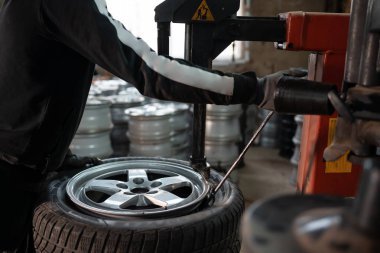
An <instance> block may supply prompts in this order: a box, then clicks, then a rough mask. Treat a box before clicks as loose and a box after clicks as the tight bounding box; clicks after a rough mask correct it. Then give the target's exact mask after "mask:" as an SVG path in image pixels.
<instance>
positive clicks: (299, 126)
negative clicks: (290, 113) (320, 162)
mask: <svg viewBox="0 0 380 253" xmlns="http://www.w3.org/2000/svg"><path fill="white" fill-rule="evenodd" d="M294 121H295V122H296V123H297V129H296V133H295V134H294V137H293V143H294V153H293V156H292V158H291V159H290V163H291V164H292V166H293V171H292V175H291V178H290V183H291V184H292V185H296V184H297V176H298V163H299V160H300V155H301V150H300V145H301V138H302V126H303V115H296V116H295V117H294Z"/></svg>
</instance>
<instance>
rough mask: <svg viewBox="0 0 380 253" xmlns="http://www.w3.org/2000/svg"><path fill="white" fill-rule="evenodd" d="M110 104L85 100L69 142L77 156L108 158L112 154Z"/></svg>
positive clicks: (92, 99)
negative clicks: (72, 136)
mask: <svg viewBox="0 0 380 253" xmlns="http://www.w3.org/2000/svg"><path fill="white" fill-rule="evenodd" d="M110 106H111V103H110V102H109V101H107V100H101V99H97V98H93V97H90V98H89V99H88V100H87V103H86V107H85V109H84V112H83V116H82V119H81V122H80V124H79V127H78V130H77V132H76V134H75V136H74V139H73V140H72V142H71V145H70V149H71V151H72V152H73V153H74V154H76V155H79V156H96V157H100V158H106V157H109V156H110V155H111V154H112V148H111V141H110V132H111V129H112V123H111V115H110Z"/></svg>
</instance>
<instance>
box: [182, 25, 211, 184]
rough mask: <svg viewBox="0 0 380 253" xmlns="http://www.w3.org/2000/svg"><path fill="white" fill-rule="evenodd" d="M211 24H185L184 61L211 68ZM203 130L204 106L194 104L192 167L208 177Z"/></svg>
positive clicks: (204, 128) (204, 125)
mask: <svg viewBox="0 0 380 253" xmlns="http://www.w3.org/2000/svg"><path fill="white" fill-rule="evenodd" d="M212 26H213V25H212V24H208V23H192V24H186V37H185V59H186V60H189V61H190V62H192V63H194V64H196V65H198V66H202V67H207V68H210V67H211V63H212V57H211V54H212V49H213V38H212V36H210V31H211V30H212ZM205 130H206V105H205V104H194V117H193V147H192V152H191V158H190V161H191V165H192V167H193V168H194V169H195V170H197V171H198V172H200V173H201V174H203V176H205V177H206V178H208V177H209V175H210V171H209V169H207V166H206V156H205Z"/></svg>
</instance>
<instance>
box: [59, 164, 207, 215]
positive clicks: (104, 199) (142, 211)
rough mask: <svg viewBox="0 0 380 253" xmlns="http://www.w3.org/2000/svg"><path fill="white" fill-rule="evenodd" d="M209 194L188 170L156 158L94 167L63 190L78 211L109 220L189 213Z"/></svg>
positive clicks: (204, 182)
mask: <svg viewBox="0 0 380 253" xmlns="http://www.w3.org/2000/svg"><path fill="white" fill-rule="evenodd" d="M208 190H209V185H208V184H207V182H206V181H205V180H204V179H203V178H202V177H201V176H200V175H199V174H198V173H196V172H194V171H193V170H192V169H191V167H189V166H187V165H184V164H183V163H181V162H176V161H175V160H163V159H159V158H157V159H154V158H147V159H141V158H140V159H137V160H133V159H126V160H125V161H117V162H111V163H107V164H102V165H99V166H95V167H92V168H90V169H87V170H85V171H82V172H80V173H78V174H76V175H75V176H74V177H72V178H71V179H70V180H69V182H68V183H67V186H66V192H67V194H68V196H69V198H70V199H71V201H73V202H74V203H75V204H76V205H77V206H78V207H80V208H82V209H84V210H86V211H89V212H92V213H97V214H100V215H105V216H112V217H120V216H165V215H173V214H178V213H184V212H190V211H192V210H193V209H194V208H196V207H197V206H198V205H199V204H200V203H201V201H202V200H203V198H204V197H205V196H206V194H207V192H208Z"/></svg>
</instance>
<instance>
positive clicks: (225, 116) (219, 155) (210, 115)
mask: <svg viewBox="0 0 380 253" xmlns="http://www.w3.org/2000/svg"><path fill="white" fill-rule="evenodd" d="M241 113H242V108H241V105H240V104H237V105H229V106H223V105H207V116H206V133H205V154H206V157H207V161H208V162H209V163H210V164H211V165H212V166H213V167H216V168H218V169H221V170H224V169H226V168H227V167H229V166H230V165H232V164H233V162H234V161H235V159H236V158H237V157H238V155H239V148H238V145H237V143H238V142H239V141H240V140H241V133H240V122H239V117H240V115H241Z"/></svg>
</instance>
